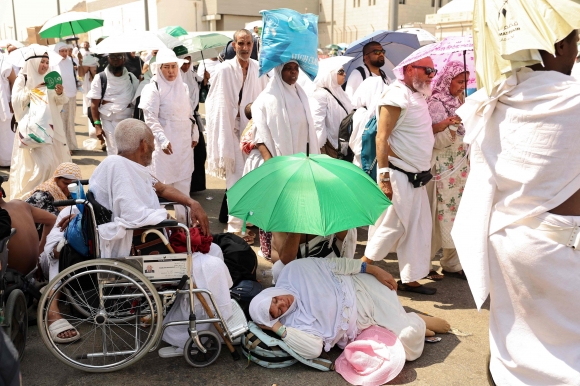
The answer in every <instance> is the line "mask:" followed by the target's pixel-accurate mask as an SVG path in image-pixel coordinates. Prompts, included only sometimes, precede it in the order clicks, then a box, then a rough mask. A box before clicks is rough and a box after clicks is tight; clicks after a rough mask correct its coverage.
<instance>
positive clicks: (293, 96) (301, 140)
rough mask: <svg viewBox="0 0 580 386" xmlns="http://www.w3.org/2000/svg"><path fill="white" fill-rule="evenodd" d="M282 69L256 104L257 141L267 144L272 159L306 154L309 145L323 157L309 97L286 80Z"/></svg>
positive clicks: (254, 108) (313, 151) (312, 152)
mask: <svg viewBox="0 0 580 386" xmlns="http://www.w3.org/2000/svg"><path fill="white" fill-rule="evenodd" d="M281 67H282V66H278V67H276V71H277V74H276V75H275V76H274V77H273V78H272V79H271V80H270V82H269V83H268V87H266V89H265V90H264V92H263V93H262V94H261V95H260V96H259V97H258V99H257V100H256V102H255V103H254V104H253V105H252V118H253V119H254V125H256V137H255V142H256V143H263V144H264V145H266V147H267V148H268V150H269V151H270V154H272V157H276V156H281V155H292V154H296V153H306V144H307V143H310V153H311V154H319V153H320V146H319V144H318V138H317V136H316V129H315V128H314V122H313V121H312V114H311V113H310V106H309V105H308V97H307V96H306V93H304V91H303V90H302V87H300V86H299V85H298V84H294V85H292V86H290V85H288V84H287V83H286V82H284V81H283V80H282V76H281Z"/></svg>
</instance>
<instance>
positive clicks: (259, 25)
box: [244, 20, 264, 31]
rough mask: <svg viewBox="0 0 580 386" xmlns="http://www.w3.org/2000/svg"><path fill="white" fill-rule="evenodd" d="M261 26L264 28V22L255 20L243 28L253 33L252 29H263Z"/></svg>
mask: <svg viewBox="0 0 580 386" xmlns="http://www.w3.org/2000/svg"><path fill="white" fill-rule="evenodd" d="M263 26H264V22H263V21H262V20H256V21H251V22H249V23H246V26H245V27H244V28H245V29H247V30H249V31H253V30H254V27H258V28H263Z"/></svg>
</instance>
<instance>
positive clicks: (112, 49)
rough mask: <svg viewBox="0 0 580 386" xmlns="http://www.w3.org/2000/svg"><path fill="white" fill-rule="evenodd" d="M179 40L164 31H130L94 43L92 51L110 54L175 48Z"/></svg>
mask: <svg viewBox="0 0 580 386" xmlns="http://www.w3.org/2000/svg"><path fill="white" fill-rule="evenodd" d="M179 45H181V42H180V41H179V40H178V39H177V38H174V37H173V36H171V35H169V34H167V33H165V32H159V31H158V32H152V31H130V32H124V33H121V34H119V35H114V36H109V37H108V38H106V39H105V40H103V41H102V42H100V43H99V44H97V45H96V47H95V48H94V49H93V52H95V53H97V54H112V53H118V52H133V51H150V50H159V49H161V48H175V47H177V46H179Z"/></svg>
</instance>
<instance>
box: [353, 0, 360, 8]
mask: <svg viewBox="0 0 580 386" xmlns="http://www.w3.org/2000/svg"><path fill="white" fill-rule="evenodd" d="M352 7H353V8H357V7H360V0H352Z"/></svg>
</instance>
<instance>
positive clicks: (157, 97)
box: [139, 73, 194, 184]
mask: <svg viewBox="0 0 580 386" xmlns="http://www.w3.org/2000/svg"><path fill="white" fill-rule="evenodd" d="M161 76H162V74H160V73H158V74H157V75H155V76H154V77H153V78H152V80H154V81H155V82H157V85H156V84H155V83H154V82H151V83H149V84H148V85H146V86H145V88H143V92H142V93H141V102H140V103H139V108H141V109H142V110H143V115H144V117H145V123H146V124H147V126H149V128H150V129H151V131H153V135H154V137H155V151H154V152H153V160H152V162H151V165H150V166H149V170H151V174H153V175H154V176H155V178H157V179H158V180H159V181H161V182H163V183H164V184H173V183H175V182H178V181H181V180H185V179H187V178H191V173H193V167H194V166H193V148H192V147H191V142H192V141H193V140H194V138H193V130H192V122H191V120H190V118H191V117H192V115H191V105H190V100H189V92H188V89H187V85H186V84H185V83H183V81H182V80H181V76H179V77H178V78H177V79H176V80H174V81H173V82H167V81H166V80H165V79H163V78H160V77H161ZM173 83H176V84H175V85H173ZM178 87H181V89H180V90H178V89H177V88H178ZM167 143H171V148H172V150H173V154H165V153H164V152H163V146H164V145H166V144H167Z"/></svg>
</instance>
